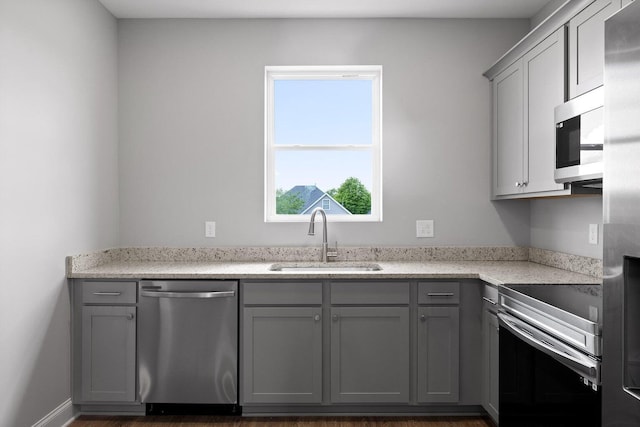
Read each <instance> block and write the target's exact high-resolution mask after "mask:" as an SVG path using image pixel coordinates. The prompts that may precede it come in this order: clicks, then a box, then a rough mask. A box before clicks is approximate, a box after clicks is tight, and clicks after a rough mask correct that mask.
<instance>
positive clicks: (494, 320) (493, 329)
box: [482, 285, 500, 423]
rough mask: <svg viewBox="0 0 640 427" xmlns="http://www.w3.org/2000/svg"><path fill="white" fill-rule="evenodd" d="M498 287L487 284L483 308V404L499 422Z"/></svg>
mask: <svg viewBox="0 0 640 427" xmlns="http://www.w3.org/2000/svg"><path fill="white" fill-rule="evenodd" d="M497 301H498V289H496V288H494V287H491V286H489V285H485V295H484V302H483V310H482V366H483V369H482V372H483V380H482V383H483V386H482V406H483V407H484V409H485V411H487V413H488V414H489V416H491V418H493V420H494V421H495V422H496V423H497V422H498V415H499V406H498V398H499V395H498V392H499V360H500V359H499V356H498V354H499V350H500V348H499V329H498V315H497Z"/></svg>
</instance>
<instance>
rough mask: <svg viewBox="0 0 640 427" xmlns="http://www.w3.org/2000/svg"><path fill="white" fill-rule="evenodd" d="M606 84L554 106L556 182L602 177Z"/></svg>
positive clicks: (580, 180)
mask: <svg viewBox="0 0 640 427" xmlns="http://www.w3.org/2000/svg"><path fill="white" fill-rule="evenodd" d="M603 106H604V88H603V87H602V86H601V87H599V88H597V89H594V90H592V91H590V92H587V93H585V94H584V95H580V96H579V97H576V98H574V99H572V100H571V101H568V102H566V103H564V104H562V105H559V106H558V107H556V108H555V122H556V168H555V172H554V178H555V181H556V182H560V183H565V182H569V183H570V182H584V181H593V180H602V170H603V163H602V157H603V156H602V147H603V144H604V126H603V123H604V107H603Z"/></svg>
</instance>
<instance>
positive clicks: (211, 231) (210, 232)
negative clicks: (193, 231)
mask: <svg viewBox="0 0 640 427" xmlns="http://www.w3.org/2000/svg"><path fill="white" fill-rule="evenodd" d="M204 237H216V222H215V221H206V222H205V223H204Z"/></svg>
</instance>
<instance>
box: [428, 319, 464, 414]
mask: <svg viewBox="0 0 640 427" xmlns="http://www.w3.org/2000/svg"><path fill="white" fill-rule="evenodd" d="M418 318H419V322H418V401H419V402H425V403H455V402H458V400H459V370H460V367H459V363H460V362H459V360H460V356H459V355H460V338H459V337H460V315H459V308H458V307H420V308H418Z"/></svg>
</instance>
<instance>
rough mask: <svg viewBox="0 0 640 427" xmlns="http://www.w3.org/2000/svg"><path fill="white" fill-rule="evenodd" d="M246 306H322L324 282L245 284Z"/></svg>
mask: <svg viewBox="0 0 640 427" xmlns="http://www.w3.org/2000/svg"><path fill="white" fill-rule="evenodd" d="M242 289H243V292H244V304H245V305H321V304H322V282H283V283H269V282H266V283H265V282H260V283H244V284H243V288H242Z"/></svg>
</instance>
